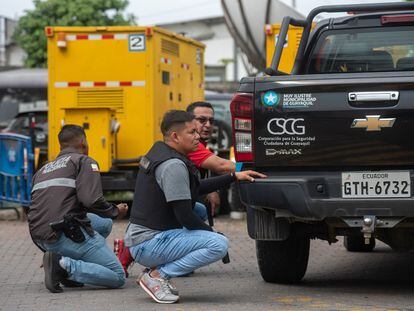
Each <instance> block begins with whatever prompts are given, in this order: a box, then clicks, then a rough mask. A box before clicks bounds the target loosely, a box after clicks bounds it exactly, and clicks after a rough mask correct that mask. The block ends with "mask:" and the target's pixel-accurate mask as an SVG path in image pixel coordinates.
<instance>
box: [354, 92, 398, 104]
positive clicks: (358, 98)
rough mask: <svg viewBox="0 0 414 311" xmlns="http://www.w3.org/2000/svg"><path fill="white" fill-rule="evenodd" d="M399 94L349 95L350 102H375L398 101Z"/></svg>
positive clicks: (372, 93)
mask: <svg viewBox="0 0 414 311" xmlns="http://www.w3.org/2000/svg"><path fill="white" fill-rule="evenodd" d="M398 97H399V92H395V91H392V92H391V91H390V92H352V93H349V94H348V100H349V101H350V102H374V101H395V100H398Z"/></svg>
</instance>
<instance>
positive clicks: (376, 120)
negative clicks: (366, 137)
mask: <svg viewBox="0 0 414 311" xmlns="http://www.w3.org/2000/svg"><path fill="white" fill-rule="evenodd" d="M394 122H395V118H381V116H367V117H366V118H365V119H354V121H353V122H352V124H351V128H364V129H366V130H367V131H381V128H383V127H392V126H393V125H394Z"/></svg>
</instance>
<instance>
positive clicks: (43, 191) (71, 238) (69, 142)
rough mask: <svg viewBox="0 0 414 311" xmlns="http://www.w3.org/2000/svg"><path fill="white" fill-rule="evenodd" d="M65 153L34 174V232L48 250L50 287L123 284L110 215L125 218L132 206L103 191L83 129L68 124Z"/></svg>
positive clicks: (45, 262)
mask: <svg viewBox="0 0 414 311" xmlns="http://www.w3.org/2000/svg"><path fill="white" fill-rule="evenodd" d="M58 138H59V144H60V149H61V151H60V153H59V155H58V156H57V158H56V159H55V160H54V161H52V162H50V163H48V164H46V165H44V166H43V167H42V168H41V169H40V170H39V171H38V172H37V173H36V174H35V176H34V177H33V188H32V203H31V206H30V209H29V212H28V220H29V229H30V234H31V236H32V238H33V240H34V242H35V243H36V244H37V245H38V246H39V247H40V248H42V249H44V250H46V252H45V254H44V257H43V267H44V270H45V286H46V288H47V289H48V290H49V291H51V292H53V293H57V292H61V291H62V288H61V287H60V283H62V284H68V283H71V281H72V283H71V284H78V285H82V284H90V285H95V286H103V287H108V288H118V287H121V286H123V285H124V284H125V274H124V270H123V268H122V266H121V264H120V263H119V261H118V259H117V257H116V256H115V254H114V253H113V252H112V250H111V249H110V248H109V247H108V246H107V244H106V240H105V238H106V237H107V236H108V235H109V234H110V232H111V229H112V220H111V218H112V219H113V218H116V217H119V218H121V217H122V216H124V215H125V214H126V212H127V210H128V206H127V205H126V204H124V203H121V204H118V205H114V204H111V203H108V202H107V201H106V200H105V199H104V197H103V193H102V186H101V178H100V174H99V167H98V164H97V163H96V161H95V160H93V159H92V158H90V157H88V151H89V148H88V143H87V140H86V135H85V132H84V130H83V128H82V127H80V126H77V125H65V126H63V128H62V129H61V131H60V133H59V135H58Z"/></svg>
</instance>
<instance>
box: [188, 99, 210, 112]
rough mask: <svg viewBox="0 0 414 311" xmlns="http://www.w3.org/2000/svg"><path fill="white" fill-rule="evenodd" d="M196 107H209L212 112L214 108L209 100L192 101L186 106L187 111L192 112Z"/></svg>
mask: <svg viewBox="0 0 414 311" xmlns="http://www.w3.org/2000/svg"><path fill="white" fill-rule="evenodd" d="M197 107H204V108H210V109H211V110H213V112H214V108H213V106H212V105H211V104H210V103H209V102H201V101H200V102H194V103H191V104H189V105H188V107H187V112H189V113H194V110H195V109H196V108H197Z"/></svg>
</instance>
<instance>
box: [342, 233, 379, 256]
mask: <svg viewBox="0 0 414 311" xmlns="http://www.w3.org/2000/svg"><path fill="white" fill-rule="evenodd" d="M344 246H345V248H346V250H347V251H348V252H372V250H373V249H374V247H375V238H371V239H370V241H369V244H365V239H364V237H363V236H362V235H351V236H345V237H344Z"/></svg>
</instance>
